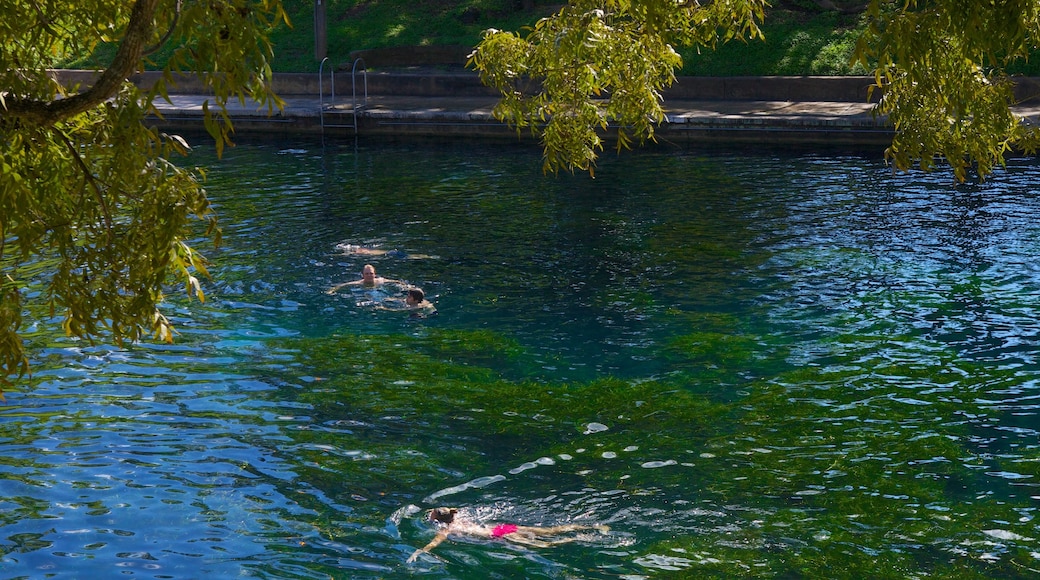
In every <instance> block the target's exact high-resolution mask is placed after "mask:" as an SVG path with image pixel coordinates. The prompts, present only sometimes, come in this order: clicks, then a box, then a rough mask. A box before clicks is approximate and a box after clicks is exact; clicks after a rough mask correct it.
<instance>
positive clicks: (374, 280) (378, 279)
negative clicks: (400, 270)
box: [325, 264, 403, 294]
mask: <svg viewBox="0 0 1040 580" xmlns="http://www.w3.org/2000/svg"><path fill="white" fill-rule="evenodd" d="M383 284H403V282H401V281H400V280H391V279H389V278H383V277H382V276H377V275H376V267H375V266H373V265H372V264H365V266H364V267H363V268H361V279H360V280H352V281H350V282H344V283H342V284H336V285H335V286H333V287H332V288H329V289H328V290H326V291H325V293H326V294H335V293H336V292H337V291H339V289H340V288H345V287H347V286H364V287H365V288H375V287H376V286H382V285H383Z"/></svg>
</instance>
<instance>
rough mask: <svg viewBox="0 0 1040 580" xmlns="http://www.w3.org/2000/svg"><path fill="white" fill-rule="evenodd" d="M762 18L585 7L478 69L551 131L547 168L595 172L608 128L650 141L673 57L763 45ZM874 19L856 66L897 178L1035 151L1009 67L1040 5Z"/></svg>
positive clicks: (495, 53)
mask: <svg viewBox="0 0 1040 580" xmlns="http://www.w3.org/2000/svg"><path fill="white" fill-rule="evenodd" d="M816 4H818V5H819V4H820V3H816ZM764 10H765V3H764V2H760V1H759V0H726V1H716V2H710V3H704V5H702V4H701V3H697V2H682V1H681V2H670V1H667V2H666V1H661V0H598V1H597V0H576V1H575V2H572V3H571V4H570V5H569V6H567V7H565V8H563V9H562V10H561V11H560V12H558V13H557V14H555V15H553V16H551V17H548V18H544V19H542V20H540V21H538V23H537V24H536V25H535V26H534V27H533V28H532V29H530V30H529V31H527V32H526V34H517V33H509V32H501V31H498V30H489V31H488V32H487V33H486V35H485V37H484V39H483V40H482V41H481V43H480V45H479V46H478V48H477V50H476V51H475V52H474V54H473V56H472V58H471V64H472V65H473V66H474V67H475V68H476V69H477V70H479V71H480V74H481V78H482V79H483V80H484V82H485V83H486V84H487V85H489V86H492V87H494V88H496V89H498V90H499V91H500V92H501V94H502V100H501V102H500V104H499V105H498V107H497V108H496V115H497V116H498V117H499V118H500V119H503V120H505V121H508V122H509V123H512V124H514V125H516V126H517V128H518V129H520V128H530V129H531V130H533V131H536V132H540V133H541V137H542V143H543V147H544V152H545V169H546V170H549V171H557V170H559V169H561V168H564V169H569V170H573V169H575V168H577V169H581V170H589V171H591V170H592V167H593V165H594V163H595V161H596V158H597V155H598V152H599V151H600V150H601V149H602V142H601V135H602V134H603V132H604V130H605V129H607V128H608V126H611V125H612V124H616V125H617V131H618V141H617V143H618V147H619V148H624V147H628V146H629V145H630V144H631V142H632V138H633V137H638V138H639V139H653V136H654V127H655V125H656V124H658V123H659V122H660V121H661V120H662V119H663V113H662V108H661V91H662V89H664V88H665V87H667V86H669V85H670V84H671V83H672V81H673V80H674V71H675V70H676V69H679V68H681V67H682V58H681V57H680V56H679V54H678V53H677V48H679V49H681V48H682V47H698V48H699V47H703V48H708V49H714V48H715V47H716V46H717V45H719V44H720V43H723V42H725V41H728V40H734V39H739V40H747V39H758V38H761V37H762V34H761V30H760V28H759V22H760V21H761V20H762V18H763V15H764ZM865 18H866V20H867V24H868V26H867V27H866V29H865V32H864V33H863V34H862V36H860V38H859V40H858V41H857V43H856V48H855V51H854V55H853V61H854V65H855V66H857V67H859V68H860V70H870V71H873V74H874V77H875V79H876V85H877V87H879V88H881V89H883V91H884V97H883V99H881V101H880V103H879V104H878V105H877V107H876V109H875V110H876V113H877V114H879V115H887V116H888V118H889V119H890V120H891V122H892V123H893V125H894V126H895V128H896V130H897V135H896V137H895V139H894V141H893V143H892V146H891V147H890V148H889V149H888V151H887V157H888V158H889V159H890V160H891V161H892V162H893V163H894V165H895V166H896V167H897V168H899V169H908V168H910V167H913V166H915V165H916V166H918V167H921V168H923V169H931V168H933V167H935V165H936V162H937V160H939V159H945V160H946V161H947V162H948V163H949V164H950V166H951V167H952V170H953V173H954V175H955V176H956V178H957V179H958V180H964V179H966V178H967V176H968V172H969V171H970V170H971V169H972V168H975V169H976V171H977V172H978V174H979V175H980V176H985V175H986V174H988V173H990V172H991V171H993V170H994V169H995V168H996V167H997V166H999V165H1000V164H1002V163H1003V159H1004V155H1005V154H1007V153H1008V152H1009V151H1011V150H1013V149H1020V150H1024V151H1026V152H1028V153H1033V152H1034V151H1035V149H1036V147H1037V143H1038V141H1040V136H1038V132H1037V129H1036V127H1034V126H1032V125H1028V124H1025V123H1023V122H1022V119H1020V118H1019V117H1018V116H1016V115H1015V114H1014V112H1013V111H1011V109H1010V106H1011V105H1012V104H1014V102H1015V100H1014V95H1013V90H1012V89H1013V84H1012V82H1011V80H1010V78H1009V77H1008V75H1007V73H1006V72H1005V71H1006V70H1008V68H1009V67H1012V66H1014V65H1016V64H1017V63H1019V62H1020V61H1022V60H1025V59H1026V58H1027V57H1028V56H1029V55H1030V53H1031V52H1032V51H1034V50H1035V49H1036V48H1037V41H1038V36H1040V2H1037V1H1036V0H1014V1H1012V2H995V1H986V2H962V1H959V0H927V1H926V0H910V1H907V2H893V1H889V0H873V1H872V2H871V3H870V6H869V8H868V9H867V11H866V13H865ZM685 52H686V53H687V54H688V53H689V51H685Z"/></svg>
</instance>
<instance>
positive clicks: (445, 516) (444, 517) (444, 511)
mask: <svg viewBox="0 0 1040 580" xmlns="http://www.w3.org/2000/svg"><path fill="white" fill-rule="evenodd" d="M420 292H421V290H420ZM457 513H459V510H457V509H455V508H446V507H439V508H434V509H432V510H430V521H431V522H440V523H442V524H450V523H451V522H453V521H455V514H457Z"/></svg>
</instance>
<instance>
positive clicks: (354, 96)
mask: <svg viewBox="0 0 1040 580" xmlns="http://www.w3.org/2000/svg"><path fill="white" fill-rule="evenodd" d="M328 60H329V57H327V56H326V57H325V58H323V59H321V66H319V67H318V102H319V103H320V107H321V108H320V110H319V113H318V116H319V117H320V119H321V134H322V135H324V134H325V127H338V128H346V129H353V130H354V133H355V134H356V133H357V128H358V122H357V116H358V109H359V107H358V91H357V77H358V67H361V68H360V71H361V80H362V82H363V83H364V100H362V102H361V107H360V108H364V107H367V106H368V68H367V67H365V61H364V59H362V58H357V59H354V64H353V66H351V69H350V89H351V113H352V114H353V118H354V122H353V123H352V124H339V125H331V124H326V123H325V111H326V110H327V109H331V108H333V107H334V106H335V104H336V67H334V66H329V84H330V85H331V87H332V91H331V96H330V101H329V103H328V104H326V103H325V86H324V81H325V63H326V62H328Z"/></svg>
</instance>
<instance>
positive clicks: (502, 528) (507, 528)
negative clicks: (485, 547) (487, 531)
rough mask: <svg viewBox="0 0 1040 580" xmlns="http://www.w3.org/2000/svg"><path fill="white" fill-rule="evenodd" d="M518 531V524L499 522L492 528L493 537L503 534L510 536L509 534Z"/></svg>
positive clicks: (499, 536)
mask: <svg viewBox="0 0 1040 580" xmlns="http://www.w3.org/2000/svg"><path fill="white" fill-rule="evenodd" d="M514 533H516V524H498V525H497V526H495V527H493V528H491V537H492V538H501V537H502V536H508V535H509V534H514Z"/></svg>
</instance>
